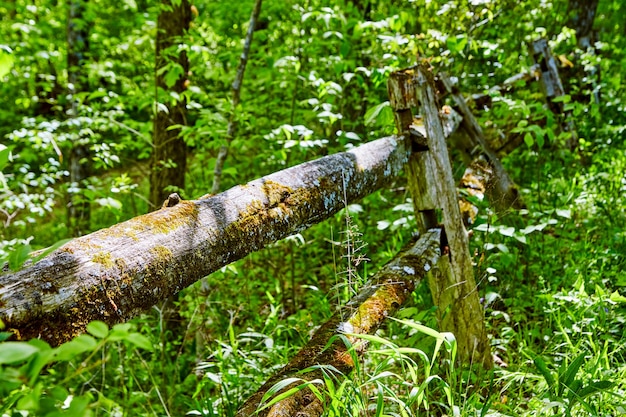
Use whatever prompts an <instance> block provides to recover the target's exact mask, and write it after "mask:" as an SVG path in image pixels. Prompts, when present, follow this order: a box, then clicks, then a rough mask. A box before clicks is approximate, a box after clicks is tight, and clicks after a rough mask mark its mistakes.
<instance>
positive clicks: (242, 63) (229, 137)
mask: <svg viewBox="0 0 626 417" xmlns="http://www.w3.org/2000/svg"><path fill="white" fill-rule="evenodd" d="M262 3H263V0H256V1H255V2H254V8H253V9H252V15H251V16H250V23H249V25H248V32H247V33H246V40H245V42H244V45H243V52H242V53H241V59H240V60H239V67H238V68H237V75H236V76H235V81H233V85H232V89H233V98H232V101H231V106H232V109H231V112H230V119H229V120H228V130H227V132H226V145H223V146H221V147H220V150H219V152H218V154H217V159H216V161H215V169H214V170H213V187H212V188H211V192H212V193H213V194H217V193H219V192H220V182H221V180H222V169H223V168H224V163H225V162H226V157H228V149H229V147H230V144H231V142H232V141H233V139H234V137H235V133H236V132H237V111H238V109H237V107H239V100H240V98H241V84H242V83H243V76H244V73H245V72H246V65H247V64H248V56H249V54H250V47H251V45H252V38H253V36H254V28H255V26H256V23H257V21H258V20H259V15H260V14H261V4H262Z"/></svg>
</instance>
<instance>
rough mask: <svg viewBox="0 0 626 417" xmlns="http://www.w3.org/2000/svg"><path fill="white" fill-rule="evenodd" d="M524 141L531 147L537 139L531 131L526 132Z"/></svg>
mask: <svg viewBox="0 0 626 417" xmlns="http://www.w3.org/2000/svg"><path fill="white" fill-rule="evenodd" d="M524 143H525V144H526V146H528V147H529V148H530V147H532V146H533V145H534V143H535V140H534V139H533V135H531V134H530V133H528V132H526V134H525V135H524Z"/></svg>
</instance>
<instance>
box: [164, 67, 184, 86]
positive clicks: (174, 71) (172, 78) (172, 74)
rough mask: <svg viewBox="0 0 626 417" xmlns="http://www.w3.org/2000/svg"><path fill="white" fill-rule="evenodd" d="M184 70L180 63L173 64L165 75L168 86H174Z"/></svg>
mask: <svg viewBox="0 0 626 417" xmlns="http://www.w3.org/2000/svg"><path fill="white" fill-rule="evenodd" d="M184 72H185V71H184V69H183V67H182V66H181V65H180V64H174V65H171V66H170V67H169V71H167V73H166V74H165V77H164V80H165V85H167V88H172V87H173V86H174V84H176V82H177V81H178V80H179V78H180V77H181V76H182V75H183V73H184Z"/></svg>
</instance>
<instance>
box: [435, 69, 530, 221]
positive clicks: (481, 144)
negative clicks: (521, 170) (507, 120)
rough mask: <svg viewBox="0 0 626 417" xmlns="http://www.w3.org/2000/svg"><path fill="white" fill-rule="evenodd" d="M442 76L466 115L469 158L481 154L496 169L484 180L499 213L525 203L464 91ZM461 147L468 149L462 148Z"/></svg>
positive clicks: (478, 165) (478, 164) (489, 196)
mask: <svg viewBox="0 0 626 417" xmlns="http://www.w3.org/2000/svg"><path fill="white" fill-rule="evenodd" d="M439 80H440V81H441V83H442V84H443V86H444V87H445V89H446V91H447V92H448V93H449V94H450V95H451V96H452V98H453V100H454V102H455V107H456V110H457V111H458V112H459V113H460V115H461V117H462V119H463V122H462V124H461V127H462V128H463V130H464V131H465V132H466V133H467V136H468V137H469V139H470V143H471V145H472V150H471V151H469V152H468V151H467V150H465V152H466V153H468V155H466V158H467V159H471V160H474V159H476V158H478V157H480V159H481V161H485V162H486V163H487V164H488V165H489V168H490V170H491V172H492V175H490V176H489V177H488V179H489V182H488V183H486V184H484V186H485V192H486V194H487V197H488V198H489V202H490V203H491V204H493V207H494V209H495V210H496V212H497V213H498V214H502V213H504V212H506V211H507V210H509V209H511V208H514V209H521V208H523V207H524V203H523V201H522V198H521V196H520V193H519V190H518V189H517V186H516V185H515V183H514V182H513V180H511V178H510V177H509V174H508V173H507V172H506V170H505V169H504V166H503V165H502V162H501V161H500V158H498V156H497V155H496V153H495V152H494V151H492V150H491V148H490V147H489V145H487V142H486V140H485V136H484V134H483V130H482V128H481V127H480V124H479V123H478V120H476V118H475V117H474V115H473V114H472V111H471V110H470V108H469V106H468V105H467V102H466V101H465V99H464V98H463V95H462V94H461V93H460V92H459V90H458V89H457V88H456V86H455V85H454V84H453V83H452V81H451V80H450V77H448V76H447V75H446V74H439ZM459 150H461V151H464V150H463V149H462V148H460V149H459ZM472 165H474V166H477V167H484V163H480V162H477V163H474V164H472V163H470V164H469V165H468V166H469V167H472ZM485 178H486V177H485Z"/></svg>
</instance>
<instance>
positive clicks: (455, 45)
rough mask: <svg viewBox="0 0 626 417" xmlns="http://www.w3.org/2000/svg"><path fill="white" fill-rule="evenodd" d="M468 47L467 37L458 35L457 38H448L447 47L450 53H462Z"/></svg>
mask: <svg viewBox="0 0 626 417" xmlns="http://www.w3.org/2000/svg"><path fill="white" fill-rule="evenodd" d="M466 45H467V36H465V35H457V36H455V37H448V39H447V40H446V46H447V47H448V49H449V50H450V52H456V53H462V52H463V50H464V49H465V46H466Z"/></svg>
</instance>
